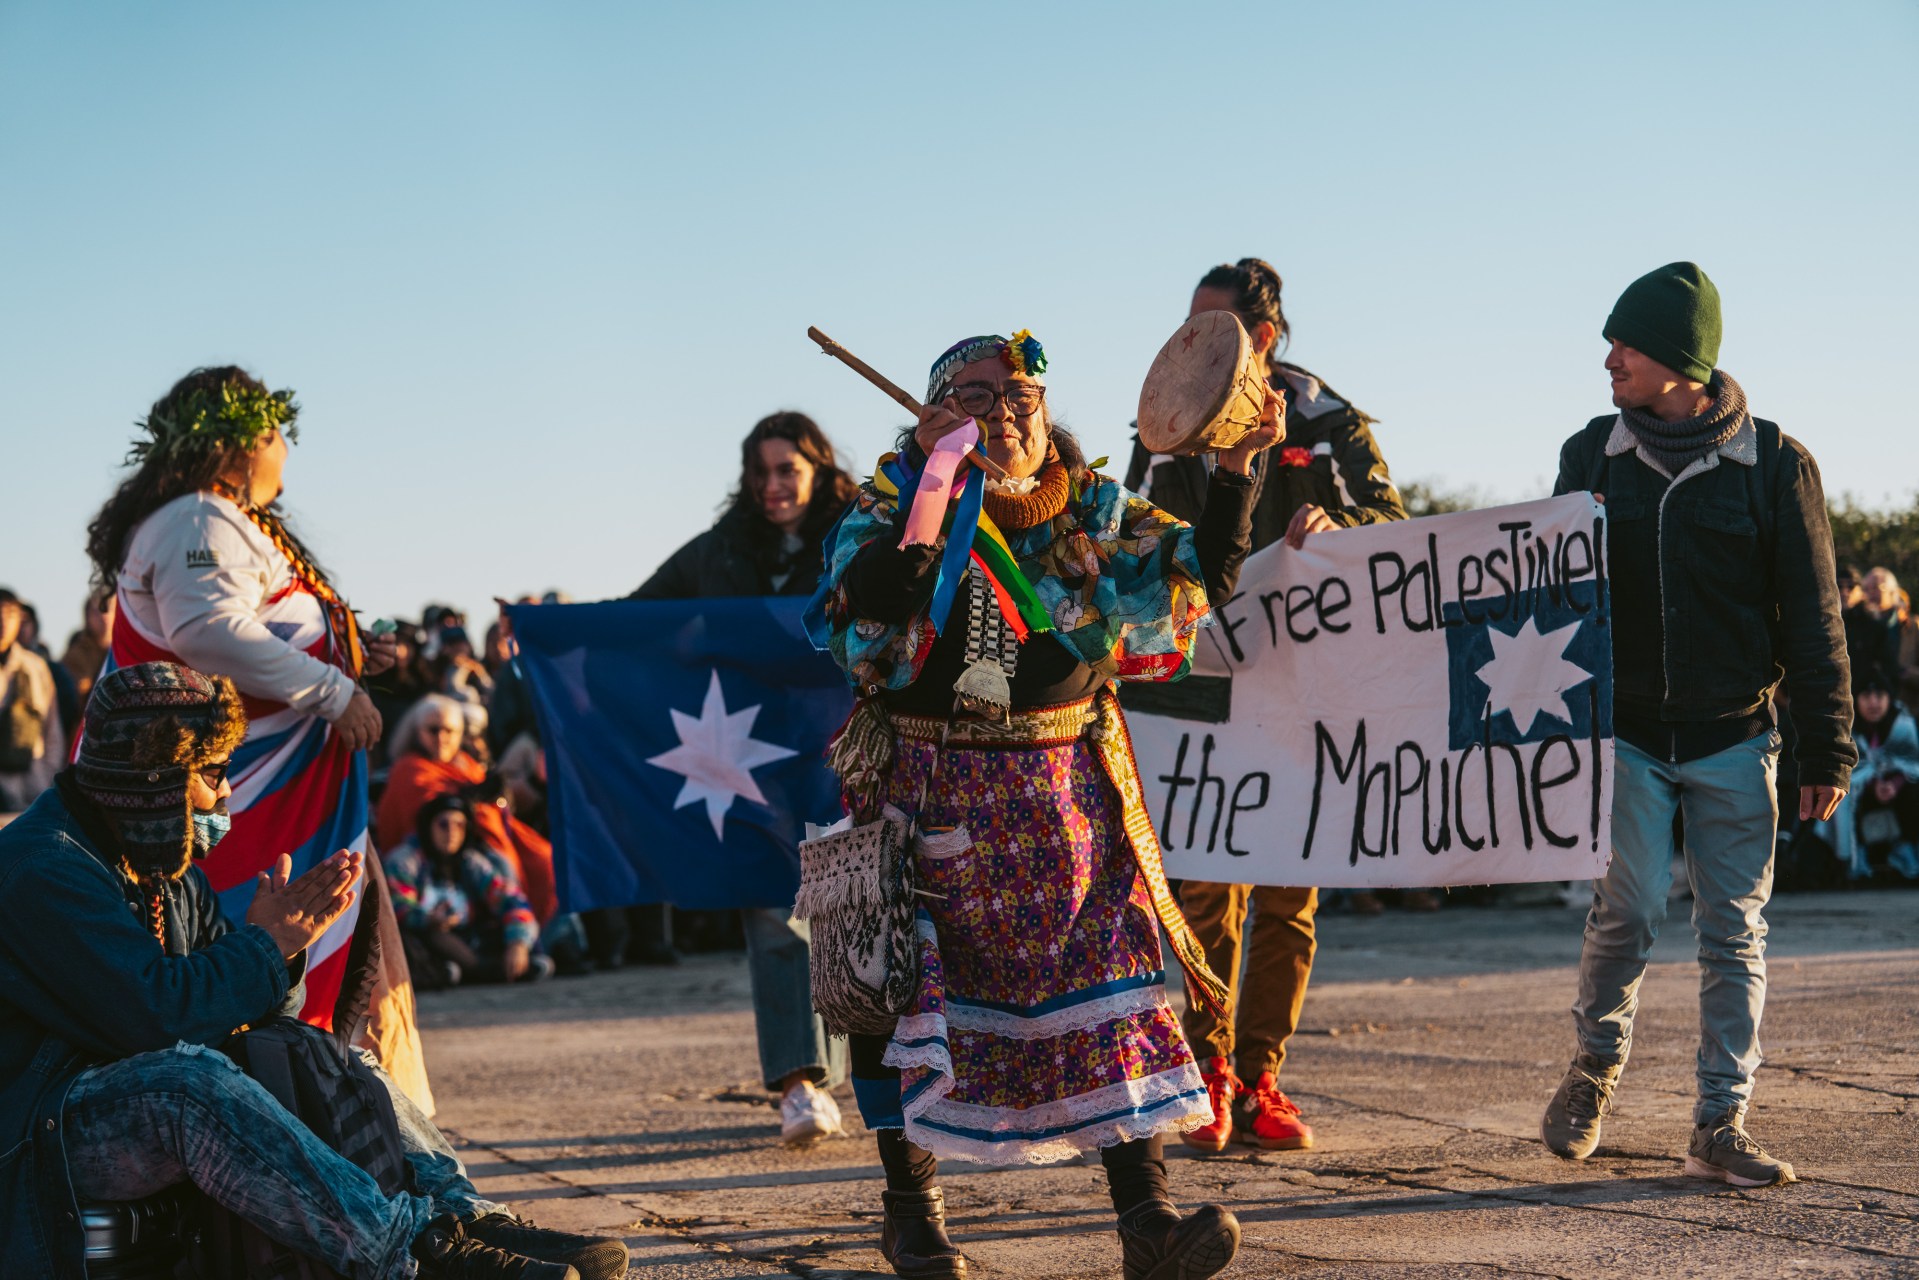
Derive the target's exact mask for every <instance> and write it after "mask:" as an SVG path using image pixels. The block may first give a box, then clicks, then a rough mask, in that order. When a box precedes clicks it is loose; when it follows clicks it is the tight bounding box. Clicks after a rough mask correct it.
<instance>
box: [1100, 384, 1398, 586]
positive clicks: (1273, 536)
mask: <svg viewBox="0 0 1919 1280" xmlns="http://www.w3.org/2000/svg"><path fill="white" fill-rule="evenodd" d="M1278 375H1279V378H1280V380H1281V381H1282V382H1283V383H1284V387H1283V389H1284V390H1285V392H1286V438H1285V440H1283V441H1281V442H1280V444H1279V447H1278V448H1274V449H1268V450H1267V451H1266V452H1264V453H1262V454H1261V455H1260V456H1259V460H1258V462H1257V464H1256V466H1255V470H1254V473H1253V474H1254V478H1255V479H1257V480H1258V481H1259V497H1258V500H1257V503H1256V505H1255V506H1254V508H1253V550H1255V551H1257V550H1259V549H1260V548H1261V547H1268V546H1271V545H1272V544H1273V543H1275V542H1278V541H1279V540H1280V539H1281V538H1282V537H1284V536H1285V534H1286V526H1287V525H1288V524H1290V523H1291V522H1292V519H1293V513H1294V512H1296V511H1298V510H1299V509H1300V508H1301V507H1304V506H1307V505H1309V504H1310V505H1313V506H1317V507H1319V508H1321V509H1322V510H1324V511H1325V512H1326V515H1327V517H1328V518H1329V519H1330V520H1332V522H1333V523H1334V524H1336V525H1339V526H1340V527H1341V528H1350V527H1352V526H1354V525H1362V524H1379V523H1382V522H1384V521H1387V520H1404V519H1405V518H1406V508H1405V506H1404V505H1402V504H1401V502H1400V500H1399V491H1398V490H1397V489H1395V488H1394V487H1393V481H1392V477H1391V475H1390V474H1388V472H1387V470H1386V459H1385V458H1384V457H1382V456H1381V455H1380V452H1379V445H1378V443H1377V442H1375V441H1374V439H1373V432H1372V426H1371V423H1372V421H1373V420H1372V419H1371V418H1369V417H1367V416H1366V415H1365V414H1364V413H1361V412H1360V411H1359V410H1358V409H1355V408H1354V407H1353V406H1352V405H1350V404H1348V403H1347V402H1346V401H1344V400H1342V399H1340V398H1339V396H1337V395H1336V394H1334V392H1333V389H1332V388H1331V387H1328V386H1327V385H1326V384H1324V383H1323V382H1321V381H1320V380H1319V379H1318V378H1316V377H1314V376H1313V375H1312V374H1310V373H1308V372H1307V371H1306V370H1304V369H1302V368H1300V367H1299V366H1298V365H1290V364H1283V365H1280V366H1278ZM1288 449H1304V450H1305V451H1306V452H1307V453H1308V454H1310V455H1311V459H1312V460H1311V461H1310V462H1308V463H1307V464H1306V465H1305V466H1303V467H1289V466H1286V465H1285V464H1284V458H1285V456H1286V452H1285V451H1286V450H1288ZM1292 456H1295V457H1297V456H1298V455H1296V454H1295V455H1292ZM1206 485H1207V481H1206V466H1205V463H1204V462H1203V461H1202V460H1201V459H1199V458H1197V457H1181V458H1169V457H1165V456H1163V455H1155V454H1151V453H1148V452H1147V451H1146V448H1145V446H1143V445H1141V444H1140V443H1139V441H1138V440H1135V441H1134V442H1133V457H1132V461H1131V462H1130V463H1129V464H1128V466H1127V468H1126V487H1127V488H1128V489H1131V490H1132V491H1133V492H1135V493H1137V494H1139V495H1140V496H1141V497H1143V498H1146V499H1147V500H1148V501H1150V502H1151V503H1152V504H1153V505H1154V506H1156V507H1159V508H1160V509H1161V510H1164V511H1167V512H1170V513H1171V514H1173V515H1176V516H1178V517H1179V518H1180V519H1182V520H1186V521H1188V522H1193V521H1197V520H1198V519H1199V515H1200V512H1201V511H1202V510H1204V508H1205V506H1206Z"/></svg>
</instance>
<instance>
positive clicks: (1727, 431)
mask: <svg viewBox="0 0 1919 1280" xmlns="http://www.w3.org/2000/svg"><path fill="white" fill-rule="evenodd" d="M1707 389H1708V390H1710V391H1711V392H1712V395H1713V401H1712V406H1711V407H1710V408H1708V409H1707V410H1706V411H1705V412H1704V413H1702V414H1700V415H1699V416H1698V417H1696V418H1682V419H1680V420H1679V421H1678V422H1665V421H1662V420H1661V419H1659V418H1655V417H1653V416H1652V415H1651V414H1649V413H1647V412H1646V411H1645V410H1643V409H1621V410H1620V411H1619V417H1620V420H1621V421H1622V422H1624V423H1625V424H1626V425H1627V426H1628V427H1629V428H1631V429H1632V433H1633V435H1634V436H1635V437H1637V438H1638V440H1639V447H1640V448H1642V449H1644V450H1645V451H1646V452H1647V453H1649V454H1651V455H1652V456H1653V458H1654V459H1655V460H1656V461H1657V462H1658V463H1659V465H1660V466H1662V467H1664V468H1665V469H1666V474H1667V475H1672V476H1676V475H1678V474H1679V473H1680V472H1681V471H1684V470H1685V469H1686V468H1687V467H1689V466H1691V465H1692V464H1693V463H1695V462H1697V461H1698V460H1699V459H1701V458H1703V457H1705V456H1706V455H1707V454H1709V453H1711V452H1712V451H1713V450H1714V449H1717V448H1718V447H1719V446H1720V445H1722V444H1724V443H1726V441H1728V440H1730V439H1732V437H1733V433H1734V432H1735V431H1737V430H1739V427H1740V425H1741V424H1742V423H1744V422H1745V420H1746V391H1745V388H1743V387H1741V386H1740V385H1739V384H1738V383H1737V382H1734V381H1733V380H1732V375H1731V374H1728V373H1727V372H1726V371H1725V370H1724V369H1715V370H1713V375H1712V381H1711V382H1710V383H1708V384H1707Z"/></svg>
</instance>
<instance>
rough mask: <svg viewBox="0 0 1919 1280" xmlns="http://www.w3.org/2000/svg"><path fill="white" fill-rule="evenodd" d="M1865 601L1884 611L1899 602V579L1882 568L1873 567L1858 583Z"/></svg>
mask: <svg viewBox="0 0 1919 1280" xmlns="http://www.w3.org/2000/svg"><path fill="white" fill-rule="evenodd" d="M1860 586H1861V588H1862V589H1863V591H1864V594H1865V600H1866V603H1867V604H1868V605H1869V606H1871V607H1872V608H1874V609H1877V610H1879V611H1880V612H1881V613H1884V612H1885V611H1886V610H1888V609H1891V608H1894V607H1895V606H1897V605H1898V603H1899V580H1898V579H1897V578H1895V577H1893V576H1892V574H1890V573H1888V572H1887V571H1886V570H1884V569H1873V570H1871V571H1870V572H1868V573H1867V574H1866V580H1865V581H1864V582H1862V583H1861V584H1860Z"/></svg>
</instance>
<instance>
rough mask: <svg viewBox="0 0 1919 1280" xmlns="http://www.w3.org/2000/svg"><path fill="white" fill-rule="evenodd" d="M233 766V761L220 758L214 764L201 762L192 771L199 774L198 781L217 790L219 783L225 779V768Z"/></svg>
mask: <svg viewBox="0 0 1919 1280" xmlns="http://www.w3.org/2000/svg"><path fill="white" fill-rule="evenodd" d="M232 767H233V761H231V760H221V761H219V762H218V763H216V764H203V765H201V766H200V767H199V768H197V769H195V770H194V772H195V773H197V774H199V775H200V781H202V782H204V783H206V784H207V786H209V787H211V788H213V790H215V791H218V790H219V789H220V784H221V783H222V782H225V781H226V780H227V770H228V769H230V768H232Z"/></svg>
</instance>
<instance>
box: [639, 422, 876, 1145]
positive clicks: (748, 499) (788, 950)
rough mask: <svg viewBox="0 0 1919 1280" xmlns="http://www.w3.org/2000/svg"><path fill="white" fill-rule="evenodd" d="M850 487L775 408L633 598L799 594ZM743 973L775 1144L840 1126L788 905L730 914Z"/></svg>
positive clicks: (803, 947) (838, 1067)
mask: <svg viewBox="0 0 1919 1280" xmlns="http://www.w3.org/2000/svg"><path fill="white" fill-rule="evenodd" d="M857 492H858V485H856V484H855V483H854V481H853V478H852V477H851V476H849V475H848V474H847V473H846V471H845V470H844V469H843V468H842V467H841V466H840V465H839V459H838V457H837V455H836V454H835V453H834V451H833V445H832V443H831V442H830V441H829V440H827V438H826V433H825V432H823V431H821V430H820V427H819V424H818V423H816V422H814V421H813V420H812V419H811V418H809V417H807V416H806V415H805V414H803V413H796V412H793V411H791V410H782V411H780V412H778V413H773V414H768V415H767V416H766V417H764V418H761V419H760V420H759V422H757V423H755V424H754V426H753V429H752V430H751V431H749V432H747V434H746V439H745V440H743V441H741V442H740V478H739V483H738V485H737V486H736V487H735V488H734V490H733V495H732V498H731V499H730V500H729V501H728V503H727V506H726V509H725V510H724V511H723V512H721V514H720V518H719V519H718V520H717V521H715V522H714V524H713V527H712V528H710V529H708V530H707V531H706V532H704V533H702V534H700V535H699V536H698V537H696V538H694V539H693V540H692V541H691V542H688V543H687V544H686V545H685V546H683V547H681V548H680V549H679V550H678V551H675V552H674V553H673V554H672V555H671V556H669V557H667V560H666V563H664V564H662V565H661V566H660V567H659V569H658V570H657V571H655V572H654V574H653V576H652V577H650V578H648V579H647V580H646V581H645V582H644V583H642V584H641V586H640V588H639V590H637V591H635V592H634V593H633V596H632V598H633V599H636V600H673V599H687V598H691V597H696V596H809V595H811V594H812V593H813V588H814V587H815V586H816V585H817V584H818V582H819V577H820V540H821V539H822V538H823V537H825V536H826V532H827V530H828V529H830V528H832V527H833V522H834V521H835V520H836V519H838V518H839V514H840V512H841V511H842V510H844V509H845V507H846V504H847V503H848V502H850V501H851V500H852V498H853V495H854V494H855V493H857ZM741 916H742V923H743V924H744V926H745V931H746V955H747V961H748V964H749V966H750V968H751V973H752V978H753V1018H754V1022H755V1024H756V1026H757V1028H758V1031H759V1043H760V1069H761V1075H762V1076H763V1077H764V1079H765V1082H766V1087H767V1088H768V1089H769V1090H771V1091H773V1092H774V1093H777V1094H778V1095H779V1099H780V1132H781V1136H782V1137H783V1138H785V1139H786V1141H788V1142H791V1143H805V1142H812V1141H817V1140H818V1139H820V1138H823V1137H826V1136H828V1135H830V1134H833V1133H837V1132H839V1130H840V1113H839V1106H838V1104H836V1103H835V1102H834V1101H833V1099H832V1097H831V1096H830V1095H829V1094H827V1093H826V1092H824V1091H823V1090H821V1089H820V1088H819V1087H818V1086H820V1085H827V1086H829V1087H830V1086H831V1085H832V1084H834V1083H837V1082H838V1081H839V1080H840V1079H843V1078H844V1076H845V1073H846V1067H845V1052H844V1046H843V1045H838V1044H836V1043H834V1042H832V1041H830V1040H829V1039H828V1038H827V1035H826V1029H825V1028H824V1027H823V1026H822V1025H821V1024H820V1020H819V1017H818V1015H817V1014H815V1013H814V1012H813V992H812V981H811V976H810V968H809V964H808V956H809V954H810V937H811V935H810V933H809V932H808V929H807V926H806V924H805V923H804V922H803V921H795V920H794V919H793V918H792V913H791V912H790V911H782V910H776V909H766V908H754V909H750V910H747V911H744V912H742V913H741Z"/></svg>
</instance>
